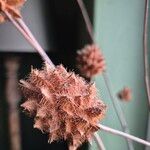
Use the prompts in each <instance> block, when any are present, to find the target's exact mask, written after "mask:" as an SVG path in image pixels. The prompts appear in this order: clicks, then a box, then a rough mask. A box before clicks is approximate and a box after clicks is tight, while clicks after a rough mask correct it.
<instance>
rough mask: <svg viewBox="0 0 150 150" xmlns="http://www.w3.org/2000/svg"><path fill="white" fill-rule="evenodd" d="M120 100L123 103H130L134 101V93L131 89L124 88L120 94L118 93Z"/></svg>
mask: <svg viewBox="0 0 150 150" xmlns="http://www.w3.org/2000/svg"><path fill="white" fill-rule="evenodd" d="M118 97H119V99H121V100H123V101H130V100H131V99H132V91H131V89H130V88H129V87H124V88H123V89H122V90H121V91H120V92H119V93H118Z"/></svg>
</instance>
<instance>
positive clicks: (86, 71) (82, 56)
mask: <svg viewBox="0 0 150 150" xmlns="http://www.w3.org/2000/svg"><path fill="white" fill-rule="evenodd" d="M77 67H78V69H79V70H80V72H81V74H82V75H83V76H85V77H87V78H92V77H93V76H95V75H97V74H101V73H102V72H103V71H105V69H106V65H105V59H104V56H103V54H102V52H101V51H100V49H99V47H98V46H97V45H95V44H92V45H87V46H85V47H84V48H83V49H81V50H79V51H78V52H77Z"/></svg>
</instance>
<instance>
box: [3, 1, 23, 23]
mask: <svg viewBox="0 0 150 150" xmlns="http://www.w3.org/2000/svg"><path fill="white" fill-rule="evenodd" d="M24 3H25V0H0V23H3V22H4V21H5V20H7V17H6V16H5V15H4V14H3V12H4V11H7V12H9V13H10V14H11V15H12V16H13V17H14V18H19V17H21V14H20V8H21V7H22V6H23V4H24Z"/></svg>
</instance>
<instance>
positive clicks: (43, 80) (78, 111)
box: [20, 64, 106, 150]
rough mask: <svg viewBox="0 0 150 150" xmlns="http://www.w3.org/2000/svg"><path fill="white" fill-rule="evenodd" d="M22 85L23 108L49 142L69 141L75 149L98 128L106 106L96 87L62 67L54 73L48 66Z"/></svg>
mask: <svg viewBox="0 0 150 150" xmlns="http://www.w3.org/2000/svg"><path fill="white" fill-rule="evenodd" d="M20 82H21V89H22V92H23V95H24V97H25V98H26V101H25V102H24V103H23V104H22V105H21V106H22V107H23V108H24V111H25V112H27V114H29V115H30V116H32V117H34V119H35V123H34V128H37V129H39V130H41V131H42V132H45V133H48V134H49V142H53V141H58V140H61V139H63V140H67V141H68V143H69V149H70V150H75V149H77V147H79V146H80V144H82V143H83V142H84V141H86V140H88V139H89V138H91V136H92V135H93V133H94V132H95V131H97V130H98V129H99V127H98V122H99V121H100V120H101V119H102V118H103V117H104V114H105V110H106V106H105V104H104V103H103V102H102V101H101V100H99V99H98V98H97V95H96V87H95V85H94V84H88V83H86V81H85V80H84V79H83V78H81V77H79V76H77V75H75V74H74V73H73V72H67V71H66V69H65V68H64V67H63V66H62V65H59V66H56V68H55V69H54V70H52V69H51V68H49V66H48V65H47V64H46V65H45V67H44V68H43V69H42V70H37V69H32V70H31V73H30V75H29V77H28V79H27V80H21V81H20Z"/></svg>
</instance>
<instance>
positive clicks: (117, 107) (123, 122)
mask: <svg viewBox="0 0 150 150" xmlns="http://www.w3.org/2000/svg"><path fill="white" fill-rule="evenodd" d="M77 2H78V5H79V7H80V9H81V12H82V15H83V19H84V21H85V25H86V28H87V31H88V33H89V35H90V37H91V40H92V41H93V42H94V41H95V40H94V36H93V27H92V23H91V22H90V18H89V15H88V12H87V9H86V7H85V5H84V3H83V0H77ZM102 75H103V78H104V82H105V85H106V87H107V90H108V93H109V96H110V98H111V100H112V104H113V107H114V109H115V112H116V114H117V117H118V119H119V121H120V124H121V126H122V129H123V131H124V132H126V133H129V128H128V125H127V122H126V119H125V116H124V113H123V111H122V108H121V106H120V104H119V103H118V101H117V100H115V98H114V97H113V94H112V91H111V88H110V83H109V79H108V76H107V73H106V72H104V73H103V74H102ZM127 143H128V147H129V150H134V147H133V143H132V141H130V140H127Z"/></svg>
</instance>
